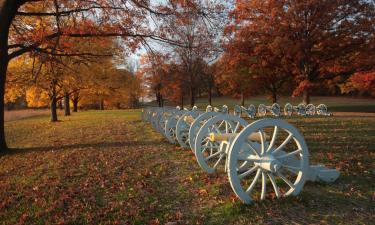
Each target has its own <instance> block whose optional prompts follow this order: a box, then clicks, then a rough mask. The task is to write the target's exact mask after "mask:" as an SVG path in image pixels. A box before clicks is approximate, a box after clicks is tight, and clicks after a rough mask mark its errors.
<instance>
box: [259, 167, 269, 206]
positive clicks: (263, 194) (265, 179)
mask: <svg viewBox="0 0 375 225" xmlns="http://www.w3.org/2000/svg"><path fill="white" fill-rule="evenodd" d="M266 186H267V177H266V173H265V172H263V171H262V193H261V194H260V199H262V200H264V199H265V198H266Z"/></svg>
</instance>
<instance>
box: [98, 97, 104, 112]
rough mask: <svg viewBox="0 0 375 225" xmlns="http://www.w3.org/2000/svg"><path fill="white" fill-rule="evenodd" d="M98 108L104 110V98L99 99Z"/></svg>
mask: <svg viewBox="0 0 375 225" xmlns="http://www.w3.org/2000/svg"><path fill="white" fill-rule="evenodd" d="M99 109H100V110H104V100H103V99H102V100H100V104H99Z"/></svg>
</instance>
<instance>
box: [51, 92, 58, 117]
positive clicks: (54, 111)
mask: <svg viewBox="0 0 375 225" xmlns="http://www.w3.org/2000/svg"><path fill="white" fill-rule="evenodd" d="M50 109H51V122H57V99H56V95H53V96H52V97H51V102H50Z"/></svg>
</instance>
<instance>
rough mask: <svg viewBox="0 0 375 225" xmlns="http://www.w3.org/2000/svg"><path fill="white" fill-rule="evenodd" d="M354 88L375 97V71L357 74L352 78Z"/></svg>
mask: <svg viewBox="0 0 375 225" xmlns="http://www.w3.org/2000/svg"><path fill="white" fill-rule="evenodd" d="M350 81H351V82H352V84H353V86H354V87H355V88H356V89H358V90H360V91H365V92H367V93H369V94H370V95H371V96H373V97H375V70H372V71H367V72H359V73H355V74H353V75H352V76H351V77H350Z"/></svg>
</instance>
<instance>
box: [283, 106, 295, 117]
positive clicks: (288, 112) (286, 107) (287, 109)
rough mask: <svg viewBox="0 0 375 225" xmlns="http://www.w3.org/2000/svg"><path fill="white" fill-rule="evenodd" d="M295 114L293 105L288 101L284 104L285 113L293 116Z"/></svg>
mask: <svg viewBox="0 0 375 225" xmlns="http://www.w3.org/2000/svg"><path fill="white" fill-rule="evenodd" d="M292 114H293V105H292V104H290V103H286V104H285V106H284V115H285V116H291V115H292Z"/></svg>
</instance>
